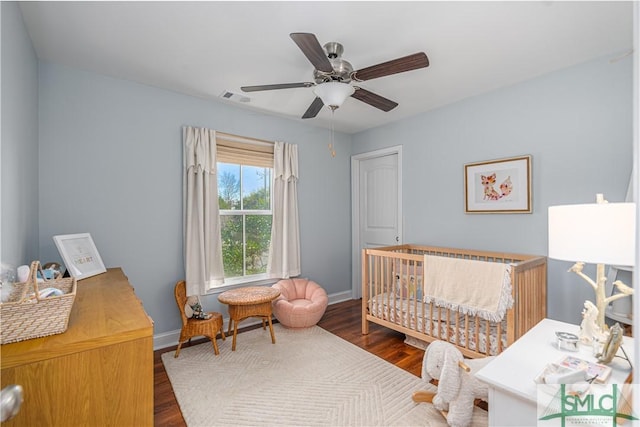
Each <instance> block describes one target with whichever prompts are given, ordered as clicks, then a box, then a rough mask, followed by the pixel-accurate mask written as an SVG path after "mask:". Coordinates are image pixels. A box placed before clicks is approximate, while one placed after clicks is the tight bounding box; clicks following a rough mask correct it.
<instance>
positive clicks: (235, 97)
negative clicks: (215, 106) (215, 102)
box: [220, 90, 251, 102]
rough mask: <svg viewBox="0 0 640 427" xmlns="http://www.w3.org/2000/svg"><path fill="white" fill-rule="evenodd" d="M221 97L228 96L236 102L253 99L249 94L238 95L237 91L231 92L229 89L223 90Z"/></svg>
mask: <svg viewBox="0 0 640 427" xmlns="http://www.w3.org/2000/svg"><path fill="white" fill-rule="evenodd" d="M220 98H226V99H228V100H230V101H235V102H249V101H251V98H249V97H248V96H244V95H238V94H237V93H233V92H229V91H228V90H225V91H224V92H222V93H221V94H220Z"/></svg>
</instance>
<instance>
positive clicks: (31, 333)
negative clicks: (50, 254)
mask: <svg viewBox="0 0 640 427" xmlns="http://www.w3.org/2000/svg"><path fill="white" fill-rule="evenodd" d="M38 271H40V274H41V275H42V277H44V273H43V272H42V267H41V266H40V262H38V261H34V262H32V263H31V269H30V271H29V278H28V279H27V281H26V282H19V283H14V285H13V290H12V291H11V294H10V295H9V298H8V301H7V302H4V303H2V304H0V307H1V308H2V313H1V314H0V322H1V323H2V328H1V329H2V333H1V340H0V344H8V343H11V342H17V341H24V340H28V339H32V338H38V337H44V336H47V335H55V334H60V333H62V332H64V331H66V330H67V326H68V325H69V315H70V314H71V307H73V301H74V299H75V297H76V285H77V283H76V279H75V278H72V277H69V278H56V279H50V280H44V281H43V282H40V283H38V281H37V277H38ZM45 288H56V289H59V290H60V291H62V295H58V296H49V297H47V298H40V296H39V292H40V291H41V290H43V289H45Z"/></svg>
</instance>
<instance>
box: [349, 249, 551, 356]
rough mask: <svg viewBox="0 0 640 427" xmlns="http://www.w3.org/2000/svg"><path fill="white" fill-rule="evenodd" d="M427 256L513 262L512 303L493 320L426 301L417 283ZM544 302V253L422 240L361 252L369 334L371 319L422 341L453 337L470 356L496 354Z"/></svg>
mask: <svg viewBox="0 0 640 427" xmlns="http://www.w3.org/2000/svg"><path fill="white" fill-rule="evenodd" d="M425 255H435V256H442V257H450V258H458V259H466V260H477V261H486V262H496V263H506V264H509V265H511V273H510V276H511V277H510V279H511V294H512V296H513V306H512V308H509V309H508V310H506V313H505V315H504V316H503V318H502V320H501V321H490V320H486V319H485V318H481V317H479V316H478V315H471V314H462V313H460V312H457V311H455V310H453V309H450V308H444V307H442V306H439V305H436V304H434V303H433V301H431V302H428V303H427V302H424V300H425V298H423V297H422V295H421V294H420V291H419V287H420V286H421V284H422V283H424V281H423V280H422V279H423V277H422V276H423V274H424V272H423V268H422V266H423V263H424V259H425V257H424V256H425ZM401 286H403V288H402V289H400V287H401ZM507 296H508V293H507ZM546 301H547V258H546V257H542V256H534V255H520V254H510V253H499V252H487V251H476V250H467V249H451V248H439V247H429V246H418V245H401V246H390V247H383V248H375V249H364V250H363V251H362V333H363V334H365V335H366V334H368V333H369V322H373V323H377V324H379V325H382V326H386V327H388V328H391V329H394V330H396V331H399V332H402V333H404V334H405V335H407V337H413V338H416V339H418V340H421V341H426V342H431V341H433V340H445V341H449V342H451V343H452V344H454V345H456V346H457V347H458V348H459V349H460V351H461V352H462V353H463V354H464V355H465V356H466V357H472V358H473V357H484V356H490V355H496V354H499V353H501V352H502V351H503V350H504V349H505V348H506V347H507V346H509V345H511V344H512V343H513V342H514V341H515V340H517V339H518V338H519V337H521V336H522V335H524V334H525V333H526V332H527V331H528V330H529V329H531V328H532V327H533V326H535V325H536V324H537V323H538V322H539V321H540V320H542V319H544V318H545V317H546V306H547V305H546Z"/></svg>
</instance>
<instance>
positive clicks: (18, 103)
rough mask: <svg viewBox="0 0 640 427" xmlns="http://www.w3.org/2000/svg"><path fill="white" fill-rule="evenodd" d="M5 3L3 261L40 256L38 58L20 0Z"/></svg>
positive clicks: (1, 4)
mask: <svg viewBox="0 0 640 427" xmlns="http://www.w3.org/2000/svg"><path fill="white" fill-rule="evenodd" d="M0 8H2V33H1V37H2V49H1V50H2V118H1V124H2V126H1V128H2V133H1V150H2V151H1V158H2V160H1V165H0V167H1V168H2V172H1V173H2V177H1V190H2V203H1V206H2V210H1V213H0V215H1V218H2V220H1V222H2V229H1V231H0V235H1V236H2V248H1V252H0V254H1V260H2V263H3V264H8V265H12V266H13V267H14V268H15V267H16V266H18V265H20V264H26V263H28V262H29V261H31V260H34V259H36V258H37V256H38V60H37V58H36V54H35V51H34V49H33V46H32V45H31V39H30V38H29V36H28V34H27V31H26V28H25V26H24V22H23V21H22V14H21V13H20V10H19V8H18V5H17V3H16V2H4V1H3V2H0Z"/></svg>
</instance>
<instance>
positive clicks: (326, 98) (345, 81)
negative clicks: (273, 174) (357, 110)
mask: <svg viewBox="0 0 640 427" xmlns="http://www.w3.org/2000/svg"><path fill="white" fill-rule="evenodd" d="M290 36H291V38H292V39H293V41H294V42H295V43H296V44H297V45H298V47H299V48H300V50H302V53H304V55H305V56H306V57H307V59H308V60H309V61H310V62H311V64H312V65H313V66H314V67H315V69H314V71H313V80H314V81H312V82H300V83H281V84H271V85H258V86H242V87H241V89H242V91H243V92H257V91H263V90H274V89H291V88H300V87H313V86H315V88H314V93H315V94H316V98H315V99H314V101H313V102H312V103H311V105H310V106H309V108H308V109H307V111H306V112H305V113H304V115H303V116H302V118H303V119H309V118H313V117H315V116H317V115H318V113H319V112H320V109H322V107H323V106H324V105H327V106H328V107H329V108H331V109H332V110H335V109H336V108H338V107H339V106H340V105H341V104H342V102H343V101H344V100H345V99H346V98H347V97H348V96H351V97H353V98H355V99H357V100H359V101H362V102H364V103H366V104H369V105H371V106H373V107H375V108H378V109H380V110H382V111H385V112H386V111H391V110H392V109H394V108H395V107H397V106H398V103H397V102H394V101H391V100H390V99H387V98H384V97H382V96H380V95H377V94H375V93H373V92H370V91H368V90H366V89H363V88H362V87H360V86H356V85H352V84H351V83H352V82H363V81H366V80H372V79H377V78H379V77H384V76H389V75H392V74H398V73H404V72H406V71H411V70H416V69H419V68H425V67H428V66H429V59H428V58H427V55H426V54H425V53H424V52H419V53H414V54H413V55H409V56H405V57H402V58H398V59H394V60H391V61H387V62H383V63H380V64H377V65H372V66H371V67H367V68H362V69H360V70H357V71H354V70H353V67H352V66H351V64H350V63H349V62H347V61H346V60H344V59H342V53H343V52H344V48H343V46H342V45H341V44H340V43H337V42H329V43H326V44H325V45H324V47H322V46H321V45H320V43H319V42H318V39H317V38H316V36H315V35H314V34H311V33H291V34H290Z"/></svg>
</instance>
